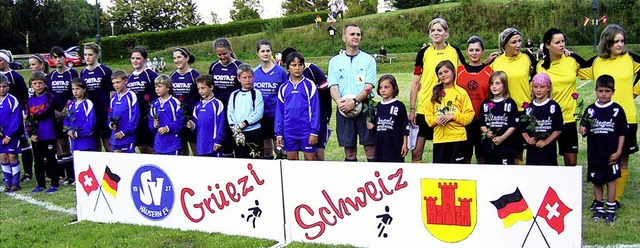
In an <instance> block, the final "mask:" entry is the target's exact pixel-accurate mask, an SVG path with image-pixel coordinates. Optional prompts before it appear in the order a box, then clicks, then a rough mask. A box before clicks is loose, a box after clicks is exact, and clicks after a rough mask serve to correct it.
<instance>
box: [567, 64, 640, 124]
mask: <svg viewBox="0 0 640 248" xmlns="http://www.w3.org/2000/svg"><path fill="white" fill-rule="evenodd" d="M587 66H588V67H586V68H582V69H580V70H579V71H578V76H579V77H580V78H581V79H585V80H587V79H588V80H593V82H594V84H595V81H596V80H597V79H598V77H600V76H601V75H604V74H608V75H610V76H612V77H613V79H614V80H615V92H614V93H613V96H612V97H611V100H613V101H614V102H616V103H617V104H620V106H622V109H623V110H624V113H625V114H626V115H627V123H629V124H637V123H638V114H637V112H636V106H635V101H634V99H633V92H634V85H633V84H634V80H635V78H636V75H637V74H638V72H639V71H640V56H638V55H635V54H632V53H625V54H622V55H617V56H611V58H608V59H603V58H601V57H593V58H591V59H590V60H589V61H588V62H587Z"/></svg>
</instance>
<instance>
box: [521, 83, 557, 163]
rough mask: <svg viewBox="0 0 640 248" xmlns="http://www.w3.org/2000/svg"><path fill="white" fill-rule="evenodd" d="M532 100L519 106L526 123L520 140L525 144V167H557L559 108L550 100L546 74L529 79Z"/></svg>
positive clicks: (549, 84) (549, 86) (550, 89)
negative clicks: (531, 86) (522, 109)
mask: <svg viewBox="0 0 640 248" xmlns="http://www.w3.org/2000/svg"><path fill="white" fill-rule="evenodd" d="M532 84H533V88H532V89H531V93H532V95H533V101H532V102H531V103H530V104H523V106H522V107H523V108H524V109H525V116H522V117H521V121H523V122H527V124H526V127H525V129H524V130H522V137H523V138H524V140H525V142H526V143H527V159H526V164H527V165H558V160H557V156H556V150H557V149H556V148H557V144H556V143H557V141H556V140H557V138H558V136H559V135H560V133H561V132H562V130H563V129H564V121H563V118H562V110H561V109H560V105H558V103H556V102H555V101H554V100H552V98H551V91H552V86H551V78H549V75H547V74H546V73H538V74H536V75H535V76H533V80H532Z"/></svg>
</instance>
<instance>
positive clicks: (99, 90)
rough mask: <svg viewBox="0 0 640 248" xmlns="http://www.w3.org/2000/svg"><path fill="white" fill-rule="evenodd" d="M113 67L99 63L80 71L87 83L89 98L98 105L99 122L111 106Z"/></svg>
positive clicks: (97, 115)
mask: <svg viewBox="0 0 640 248" xmlns="http://www.w3.org/2000/svg"><path fill="white" fill-rule="evenodd" d="M112 73H113V72H112V71H111V68H109V67H107V66H105V65H99V66H97V67H96V68H93V69H92V70H89V69H88V68H85V69H84V70H82V72H80V76H81V77H82V81H84V83H85V84H86V85H87V94H89V99H91V101H92V102H93V103H94V104H95V106H96V117H97V119H98V123H100V120H104V119H105V118H104V117H106V115H107V108H108V107H109V94H110V92H111V91H115V89H113V84H112V83H111V74H112Z"/></svg>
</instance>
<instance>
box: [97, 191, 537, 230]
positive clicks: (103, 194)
mask: <svg viewBox="0 0 640 248" xmlns="http://www.w3.org/2000/svg"><path fill="white" fill-rule="evenodd" d="M100 191H102V186H100ZM102 198H104V202H106V203H107V207H109V211H110V212H111V213H113V210H111V205H109V201H107V196H106V194H105V193H104V192H102ZM538 228H540V227H538Z"/></svg>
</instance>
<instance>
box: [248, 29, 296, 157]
mask: <svg viewBox="0 0 640 248" xmlns="http://www.w3.org/2000/svg"><path fill="white" fill-rule="evenodd" d="M256 54H257V55H258V58H259V59H260V65H258V66H257V67H256V68H255V72H254V79H253V88H254V89H256V90H259V91H260V93H262V98H263V99H264V115H263V116H262V120H261V121H260V126H261V132H262V140H263V144H264V153H263V154H264V158H265V159H273V151H274V149H273V148H274V143H275V138H276V134H275V132H274V125H273V124H274V121H275V112H276V103H277V102H278V89H280V85H282V84H283V83H284V82H286V81H287V78H288V76H287V71H286V70H285V69H284V68H282V67H281V66H280V65H278V64H276V63H275V61H273V59H272V57H271V54H272V50H271V43H269V41H267V40H260V41H258V44H257V45H256Z"/></svg>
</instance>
